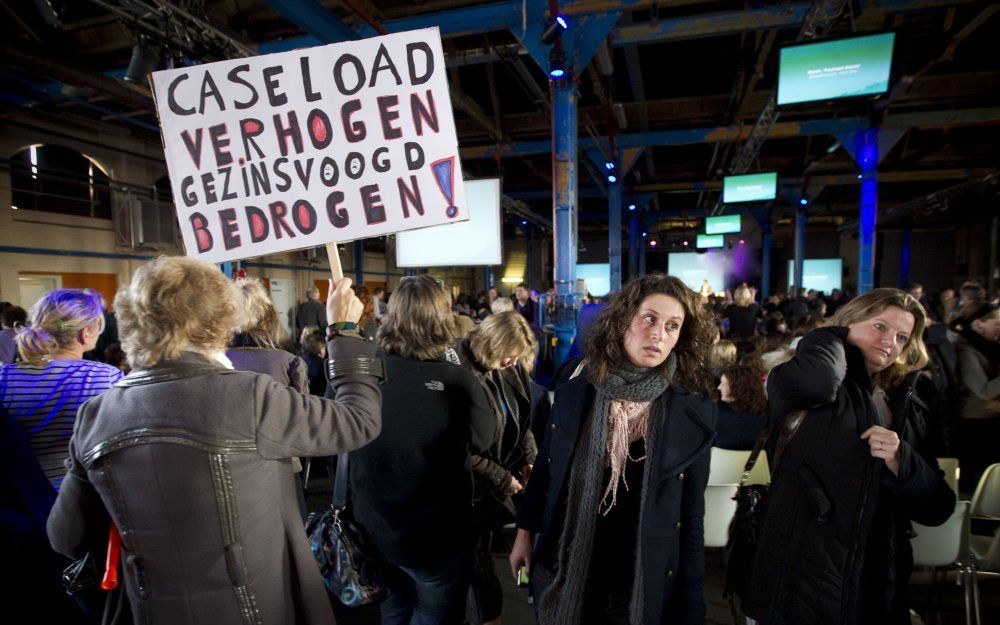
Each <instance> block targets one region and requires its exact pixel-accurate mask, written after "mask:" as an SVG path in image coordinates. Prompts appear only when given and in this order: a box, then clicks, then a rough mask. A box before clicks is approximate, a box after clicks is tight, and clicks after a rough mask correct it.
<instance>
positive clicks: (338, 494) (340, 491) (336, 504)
mask: <svg viewBox="0 0 1000 625" xmlns="http://www.w3.org/2000/svg"><path fill="white" fill-rule="evenodd" d="M347 458H348V456H347V452H344V453H342V454H340V455H338V456H337V475H336V476H335V477H334V479H333V509H334V510H337V511H340V510H343V509H344V508H346V507H347Z"/></svg>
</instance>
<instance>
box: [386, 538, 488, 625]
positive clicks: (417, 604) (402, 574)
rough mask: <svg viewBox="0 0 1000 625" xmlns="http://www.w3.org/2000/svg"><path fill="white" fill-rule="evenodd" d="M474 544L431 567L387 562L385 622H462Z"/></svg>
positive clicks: (415, 624) (391, 624) (435, 624)
mask: <svg viewBox="0 0 1000 625" xmlns="http://www.w3.org/2000/svg"><path fill="white" fill-rule="evenodd" d="M471 571H472V546H471V545H470V546H469V548H468V549H466V550H464V551H462V552H460V553H457V554H454V555H452V556H449V557H448V558H447V559H446V560H444V561H443V562H441V563H439V564H437V565H435V566H433V567H428V568H415V567H403V566H393V565H387V566H386V571H385V576H386V580H387V581H388V583H389V590H390V592H391V594H390V595H389V598H388V599H386V600H385V603H383V604H382V606H381V607H382V625H462V623H463V622H464V621H465V596H466V593H467V592H468V590H469V577H470V575H471Z"/></svg>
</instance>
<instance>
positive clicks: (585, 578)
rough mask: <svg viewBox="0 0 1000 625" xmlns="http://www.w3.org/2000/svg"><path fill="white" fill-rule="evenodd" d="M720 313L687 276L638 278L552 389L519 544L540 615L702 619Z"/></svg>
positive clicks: (647, 624)
mask: <svg viewBox="0 0 1000 625" xmlns="http://www.w3.org/2000/svg"><path fill="white" fill-rule="evenodd" d="M712 324H713V320H712V317H711V315H710V313H709V312H708V311H707V310H706V309H705V308H704V307H703V305H702V303H701V302H700V300H699V298H698V295H697V294H696V293H694V292H692V291H691V290H690V289H688V288H687V286H685V285H684V283H683V282H681V281H680V280H679V279H677V278H674V277H671V276H665V275H663V274H659V273H656V274H650V275H646V276H642V277H640V278H636V279H634V280H632V281H630V282H629V283H628V284H627V285H625V287H624V288H622V290H621V291H619V292H618V293H616V294H614V295H613V296H612V297H611V300H610V302H609V303H608V306H607V308H605V309H604V311H603V312H602V313H601V315H600V317H598V320H597V322H596V323H595V325H594V331H593V334H592V335H591V336H592V338H591V340H590V342H589V343H588V346H587V358H586V360H585V361H584V363H582V364H581V366H580V367H579V368H578V371H577V375H575V376H574V377H573V378H571V379H570V380H569V381H568V382H566V383H564V384H563V385H562V386H560V387H559V388H558V389H557V390H556V400H555V405H554V407H553V409H552V416H551V418H550V420H549V427H548V430H549V431H548V432H547V433H546V436H545V439H544V440H543V442H542V447H541V450H540V451H539V454H538V457H537V458H536V463H535V469H534V471H533V473H532V476H531V480H529V482H528V486H527V489H526V492H525V497H524V501H523V503H522V505H521V508H520V510H519V511H518V518H517V526H518V532H517V538H516V540H515V543H514V548H513V551H512V552H511V556H510V564H511V569H512V571H513V572H515V574H517V572H518V570H519V569H520V567H521V566H524V567H525V568H526V569H527V570H528V571H530V576H531V585H532V587H533V590H534V595H535V597H536V598H537V611H538V621H539V623H540V624H541V625H562V624H566V625H569V624H573V625H576V624H580V623H583V624H586V623H602V624H603V623H614V624H617V623H622V624H633V625H634V624H638V623H642V624H644V625H654V624H658V623H663V622H678V623H679V622H684V623H697V622H702V621H704V619H705V602H704V599H703V597H702V588H703V582H704V573H705V548H704V547H705V546H704V531H703V529H704V524H703V516H704V510H705V503H704V492H705V486H706V484H707V483H708V468H709V459H710V449H711V446H712V441H713V440H714V439H715V429H714V428H715V420H716V408H715V404H714V403H713V402H712V400H711V395H712V394H713V391H714V389H713V388H712V383H711V380H712V376H711V375H710V374H709V373H708V371H707V370H706V369H705V365H704V357H705V354H706V353H707V351H708V344H709V341H710V340H711V334H712ZM535 537H537V540H536V541H535V542H534V547H533V546H532V541H533V538H535Z"/></svg>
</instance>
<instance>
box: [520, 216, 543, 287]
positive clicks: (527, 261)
mask: <svg viewBox="0 0 1000 625" xmlns="http://www.w3.org/2000/svg"><path fill="white" fill-rule="evenodd" d="M533 239H534V237H533V236H532V227H531V224H525V225H524V283H525V284H527V285H528V287H533V288H536V289H538V288H539V286H538V285H537V284H533V283H532V278H534V277H535V271H534V265H535V263H534V261H535V255H534V254H533V253H532V248H533V247H534V241H533ZM539 290H541V289H539Z"/></svg>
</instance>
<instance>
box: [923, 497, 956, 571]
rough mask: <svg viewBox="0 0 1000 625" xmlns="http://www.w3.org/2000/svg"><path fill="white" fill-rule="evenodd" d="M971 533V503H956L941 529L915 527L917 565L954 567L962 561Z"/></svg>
mask: <svg viewBox="0 0 1000 625" xmlns="http://www.w3.org/2000/svg"><path fill="white" fill-rule="evenodd" d="M968 532H969V502H968V501H959V502H956V503H955V511H954V512H952V513H951V516H950V517H948V520H947V521H945V522H944V523H943V524H942V525H939V526H937V527H928V526H926V525H921V524H919V523H914V524H913V533H914V536H913V538H911V539H910V544H911V545H912V546H913V564H914V565H916V566H950V565H952V564H954V563H956V562H958V561H960V560H962V555H963V552H964V551H965V548H964V546H963V545H964V544H965V537H966V536H967V534H968Z"/></svg>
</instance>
